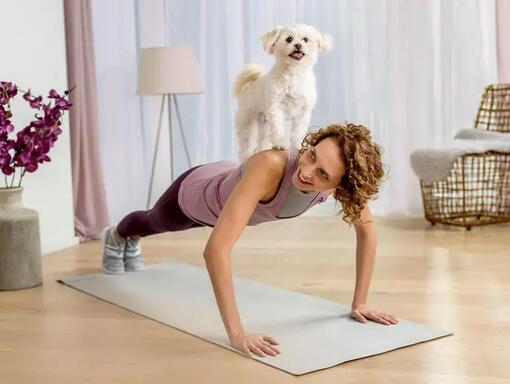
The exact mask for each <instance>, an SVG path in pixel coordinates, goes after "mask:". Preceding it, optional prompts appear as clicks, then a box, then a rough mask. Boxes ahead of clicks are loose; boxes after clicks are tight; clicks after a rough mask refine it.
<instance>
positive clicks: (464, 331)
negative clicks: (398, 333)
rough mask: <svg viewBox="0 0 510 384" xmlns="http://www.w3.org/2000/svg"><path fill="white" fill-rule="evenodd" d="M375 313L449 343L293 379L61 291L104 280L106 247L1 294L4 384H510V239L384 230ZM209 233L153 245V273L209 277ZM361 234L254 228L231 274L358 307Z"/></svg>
mask: <svg viewBox="0 0 510 384" xmlns="http://www.w3.org/2000/svg"><path fill="white" fill-rule="evenodd" d="M376 224H377V228H378V244H379V246H378V259H377V263H376V269H375V272H374V277H373V280H372V285H371V293H370V295H369V304H370V307H372V308H373V309H376V310H381V311H387V312H390V313H392V314H394V315H395V316H396V317H397V318H402V319H407V320H412V321H417V322H421V323H425V324H428V325H431V326H435V327H440V328H444V329H448V330H451V331H453V332H454V333H455V335H454V336H449V337H445V338H441V339H437V340H433V341H430V342H426V343H421V344H418V345H414V346H410V347H406V348H402V349H398V350H395V351H392V352H388V353H384V354H381V355H377V356H373V357H368V358H365V359H360V360H356V361H352V362H347V363H344V364H341V365H338V366H335V367H333V368H329V369H325V370H322V371H317V372H313V373H310V374H307V375H304V376H300V377H295V376H292V375H290V374H288V373H285V372H283V371H280V370H278V369H275V368H273V367H270V366H268V365H266V364H262V363H259V362H257V361H256V360H250V359H248V358H245V357H243V356H241V355H239V354H236V353H232V352H231V351H229V350H227V349H224V348H221V347H219V346H216V345H214V344H212V343H208V342H205V341H203V340H201V339H199V338H196V337H193V336H190V335H188V334H185V333H184V332H181V331H179V330H176V329H173V328H171V327H169V326H165V325H163V324H161V323H158V322H156V321H152V320H150V319H147V318H145V317H142V316H140V315H137V314H136V313H133V312H130V311H128V310H125V309H123V308H121V307H118V306H115V305H112V304H109V303H107V302H105V301H102V300H99V299H96V298H94V297H92V296H89V295H87V294H84V293H81V292H80V291H78V290H75V289H72V288H69V287H66V286H64V285H62V284H60V283H57V282H56V281H55V280H56V279H57V278H60V277H63V276H68V275H79V274H88V273H96V272H98V271H100V267H101V262H100V258H101V257H100V255H101V247H100V243H99V242H98V241H94V242H89V243H85V244H81V245H79V246H76V247H72V248H68V249H66V250H64V251H60V252H57V253H53V254H50V255H46V256H44V257H43V267H44V284H43V285H42V286H38V287H34V288H30V289H25V290H19V291H6V292H0V382H1V383H6V384H7V383H9V384H11V383H12V384H22V383H27V384H28V383H30V384H34V383H73V384H76V383H123V384H129V383H144V384H151V383H236V384H237V383H260V382H261V381H264V382H270V383H278V384H280V383H294V382H298V381H299V382H302V383H365V384H366V383H406V384H407V383H413V384H418V383H439V384H451V383H455V384H456V383H462V384H466V383H484V384H490V383H498V384H499V383H510V363H509V360H510V225H507V224H503V225H496V226H488V227H484V228H481V227H480V228H473V230H472V231H470V232H468V231H466V230H464V229H461V228H451V227H450V228H449V227H431V226H430V225H429V224H428V223H426V222H425V221H422V220H409V219H407V220H389V219H382V218H376ZM210 231H211V228H195V229H191V230H188V231H184V232H178V233H166V234H161V235H156V236H152V237H147V238H145V239H143V240H142V247H143V251H144V255H145V258H146V263H147V264H151V263H158V262H164V261H170V260H179V261H185V262H188V263H191V264H195V265H201V266H203V265H204V263H203V261H202V259H201V254H202V248H203V246H204V245H205V242H206V240H207V237H208V235H209V233H210ZM354 239H355V234H354V230H353V229H349V228H348V226H347V225H345V224H343V223H342V222H341V221H339V219H338V218H331V217H330V218H324V217H318V218H317V217H300V218H296V219H292V220H286V221H280V222H272V223H266V224H263V225H259V226H256V227H248V228H247V229H246V230H245V232H244V233H243V235H242V237H241V239H240V241H239V243H238V244H237V245H236V247H235V249H234V252H233V254H232V263H233V270H234V273H235V274H236V275H237V276H242V277H246V278H249V279H252V280H255V281H258V282H263V283H267V284H270V285H273V286H278V287H283V288H287V289H292V290H295V291H300V292H305V293H309V294H313V295H316V296H320V297H323V298H326V299H330V300H334V301H337V302H341V303H345V304H350V302H351V299H352V291H353V288H354V276H355V275H354V267H355V258H354V250H355V242H354Z"/></svg>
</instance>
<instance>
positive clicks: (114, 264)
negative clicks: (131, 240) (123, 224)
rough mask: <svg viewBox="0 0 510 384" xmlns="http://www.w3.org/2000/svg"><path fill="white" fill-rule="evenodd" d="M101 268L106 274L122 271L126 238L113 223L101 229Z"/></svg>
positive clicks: (123, 270)
mask: <svg viewBox="0 0 510 384" xmlns="http://www.w3.org/2000/svg"><path fill="white" fill-rule="evenodd" d="M101 239H102V241H103V270H104V271H105V272H106V273H108V274H119V273H124V272H125V268H124V251H125V248H126V243H127V242H126V239H123V238H122V237H120V236H119V234H118V233H117V229H116V228H115V225H112V226H110V227H106V228H104V229H103V233H102V236H101Z"/></svg>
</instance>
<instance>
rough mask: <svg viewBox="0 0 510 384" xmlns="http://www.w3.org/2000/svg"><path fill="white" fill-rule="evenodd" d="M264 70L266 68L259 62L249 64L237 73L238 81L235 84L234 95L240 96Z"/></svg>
mask: <svg viewBox="0 0 510 384" xmlns="http://www.w3.org/2000/svg"><path fill="white" fill-rule="evenodd" d="M262 72H264V68H262V66H260V65H259V64H247V65H246V66H245V67H244V69H243V70H242V71H241V73H239V75H237V79H236V82H235V84H234V95H235V96H236V97H239V95H240V94H241V93H243V92H244V91H245V90H246V89H248V88H249V87H250V85H251V84H252V83H253V82H254V81H255V80H257V79H258V78H259V76H260V75H261V74H262Z"/></svg>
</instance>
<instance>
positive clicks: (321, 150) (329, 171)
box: [292, 137, 345, 192]
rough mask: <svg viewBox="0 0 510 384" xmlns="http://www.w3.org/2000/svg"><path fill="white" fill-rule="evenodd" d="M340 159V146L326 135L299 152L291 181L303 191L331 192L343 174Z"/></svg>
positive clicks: (343, 166)
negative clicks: (313, 144) (315, 143)
mask: <svg viewBox="0 0 510 384" xmlns="http://www.w3.org/2000/svg"><path fill="white" fill-rule="evenodd" d="M341 159H342V156H341V152H340V147H339V146H338V144H337V143H336V141H335V140H334V139H333V138H332V137H327V138H325V139H323V140H321V141H320V142H319V143H318V144H317V145H315V146H314V147H308V148H307V150H306V151H305V152H303V154H301V156H300V157H299V162H298V166H297V169H296V172H294V174H293V175H292V183H294V185H295V186H296V188H298V189H299V190H301V191H303V192H314V191H315V192H318V191H330V192H333V191H334V189H335V188H336V187H337V186H338V185H339V184H340V180H341V179H342V177H343V175H344V174H345V165H344V163H343V161H342V160H341Z"/></svg>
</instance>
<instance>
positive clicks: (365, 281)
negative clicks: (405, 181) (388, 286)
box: [351, 204, 398, 325]
mask: <svg viewBox="0 0 510 384" xmlns="http://www.w3.org/2000/svg"><path fill="white" fill-rule="evenodd" d="M354 228H355V230H356V286H355V288H354V298H353V300H352V305H351V310H352V312H351V316H352V317H353V318H355V319H356V320H358V321H360V322H363V323H365V322H366V321H367V319H370V320H374V321H377V322H379V323H383V324H387V325H389V324H396V323H397V322H398V320H397V319H395V318H394V317H393V316H392V315H390V314H387V313H378V312H376V311H370V310H368V309H367V307H366V305H367V296H368V291H369V288H370V280H371V278H372V272H373V270H374V264H375V256H376V251H377V238H376V233H375V226H374V222H373V220H372V214H371V212H370V209H369V207H368V204H367V205H366V206H365V208H364V209H363V211H362V212H361V218H360V220H358V221H356V222H354Z"/></svg>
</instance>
